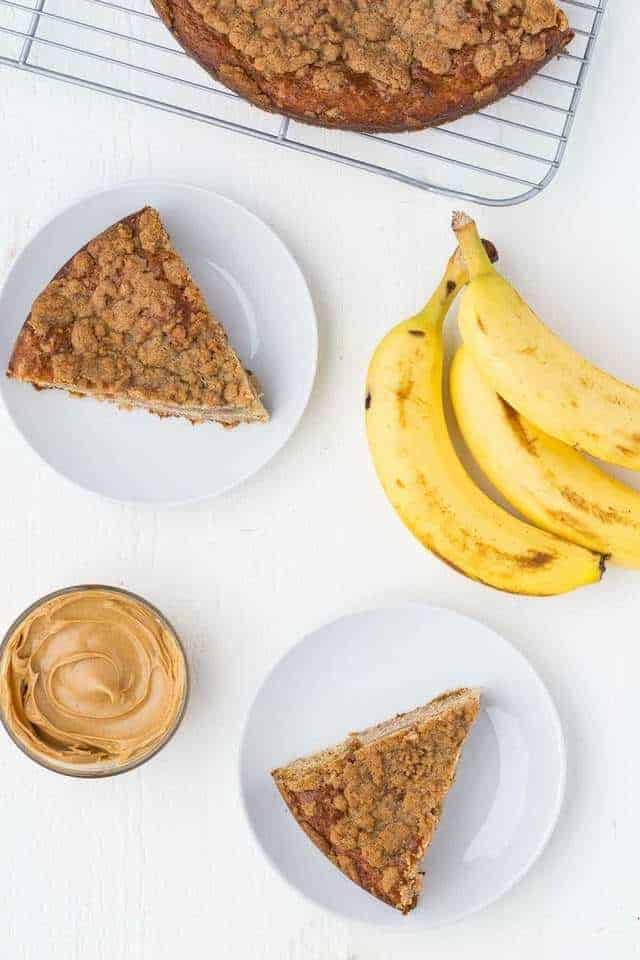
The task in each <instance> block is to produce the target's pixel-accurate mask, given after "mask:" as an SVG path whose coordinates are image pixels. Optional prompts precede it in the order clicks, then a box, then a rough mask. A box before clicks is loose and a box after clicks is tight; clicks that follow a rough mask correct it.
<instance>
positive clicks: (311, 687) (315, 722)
mask: <svg viewBox="0 0 640 960" xmlns="http://www.w3.org/2000/svg"><path fill="white" fill-rule="evenodd" d="M459 686H480V687H482V688H483V691H484V698H483V706H482V710H481V713H480V715H479V717H478V720H477V722H476V724H475V726H474V727H473V729H472V731H471V734H470V736H469V739H468V741H467V743H466V745H465V748H464V750H463V754H462V759H461V762H460V766H459V769H458V776H457V778H456V782H455V784H454V786H453V787H452V789H451V791H450V793H449V796H448V798H447V802H446V804H445V810H444V815H443V817H442V821H441V823H440V827H439V829H438V832H437V834H436V837H435V839H434V841H433V843H432V845H431V848H430V850H429V851H428V853H427V857H426V859H425V867H426V876H425V888H424V892H423V894H422V896H421V898H420V901H419V903H418V906H417V907H416V909H415V910H413V911H412V912H411V913H410V914H409V915H408V916H406V917H403V916H401V915H400V914H399V913H396V911H394V910H393V909H392V908H391V907H388V906H386V905H385V904H383V903H380V902H379V901H378V900H376V899H375V898H374V897H371V896H369V895H368V894H367V893H365V892H364V891H362V890H360V888H359V887H357V886H356V885H355V884H354V883H352V882H351V881H350V880H348V879H347V878H346V877H344V876H343V875H342V874H341V873H340V871H339V870H337V869H336V868H335V867H334V866H333V865H332V864H331V863H330V862H329V860H327V859H326V858H325V857H324V856H323V855H322V853H320V851H319V850H317V849H316V847H314V845H313V844H312V843H311V842H310V841H309V840H308V839H307V837H306V836H305V834H304V833H303V832H302V830H301V829H300V828H299V827H298V825H297V824H296V823H295V821H294V820H293V818H292V817H291V815H290V814H289V812H288V810H287V809H286V807H285V805H284V804H283V802H282V800H281V798H280V796H279V794H278V792H277V790H276V788H275V786H274V785H273V783H272V781H271V777H270V776H269V771H270V770H271V769H273V768H274V767H276V766H281V765H283V764H285V763H287V762H288V761H290V760H293V759H294V758H295V757H299V756H303V755H304V754H306V753H310V752H312V751H314V750H317V749H321V748H322V747H326V746H329V745H331V744H333V743H337V742H339V741H341V740H342V739H344V737H345V735H346V734H347V733H348V732H349V731H352V730H359V729H362V728H364V727H367V726H369V725H370V724H373V723H376V722H377V721H380V720H384V719H386V718H387V717H391V716H393V715H394V714H395V713H398V712H402V711H405V710H410V709H411V708H413V707H416V706H418V705H419V704H421V703H424V702H425V701H427V700H429V699H430V698H431V697H433V696H435V695H437V694H439V693H441V692H443V691H444V690H447V689H451V688H453V687H459ZM564 781H565V748H564V739H563V735H562V730H561V727H560V722H559V719H558V715H557V713H556V710H555V707H554V705H553V703H552V701H551V699H550V697H549V694H548V692H547V690H546V689H545V687H544V685H543V684H542V681H541V680H540V678H539V677H538V676H537V674H536V673H535V672H534V671H533V669H532V668H531V666H530V665H529V664H528V663H527V661H526V660H525V659H524V657H523V656H522V655H521V654H520V653H518V652H517V651H516V650H515V649H514V647H512V646H511V644H509V643H507V641H506V640H503V639H502V637H499V636H498V635H497V634H495V633H494V632H493V631H492V630H489V629H488V628H487V627H485V626H483V625H482V624H480V623H477V622H476V621H475V620H470V619H468V618H467V617H463V616H459V615H458V614H456V613H452V612H451V611H449V610H442V609H439V608H435V607H428V606H420V605H411V606H406V607H401V608H397V609H389V610H371V611H367V612H365V613H357V614H353V615H352V616H348V617H344V618H342V619H340V620H336V621H335V622H333V623H330V624H327V626H324V627H322V628H321V629H319V630H317V631H316V632H315V633H311V634H309V636H307V637H305V638H304V640H302V641H301V642H300V643H298V644H297V645H296V646H295V647H293V649H292V650H291V651H290V652H289V653H288V654H287V655H286V656H285V657H284V658H283V659H282V660H280V662H279V663H278V664H277V665H276V666H275V667H274V669H273V670H272V672H271V673H270V674H269V676H268V677H267V679H266V680H265V682H264V684H263V685H262V687H261V689H260V691H259V692H258V695H257V697H256V699H255V701H254V703H253V706H252V708H251V712H250V714H249V718H248V721H247V726H246V729H245V733H244V737H243V742H242V747H241V755H240V782H241V791H242V796H243V800H244V805H245V809H246V812H247V816H248V818H249V822H250V824H251V827H252V829H253V832H254V834H255V836H256V838H257V840H258V843H259V844H260V846H261V847H262V850H263V851H264V853H265V854H266V856H267V858H268V860H269V861H270V862H271V864H272V865H273V866H274V867H275V869H276V870H278V871H279V873H280V874H281V875H282V876H283V877H284V878H285V879H286V880H288V881H289V883H291V884H292V885H293V886H294V887H296V888H297V889H298V890H299V891H300V892H301V893H303V894H305V895H306V896H307V897H309V898H310V899H311V900H313V901H315V902H316V903H317V904H319V905H321V906H323V907H326V908H327V909H329V910H332V911H333V912H335V913H338V914H341V915H342V916H343V917H347V918H349V919H350V920H361V921H365V922H369V923H374V924H379V925H393V926H398V927H402V928H412V927H413V928H424V927H434V926H438V925H440V924H443V923H447V922H451V921H453V920H459V919H460V918H461V917H463V916H465V915H466V914H469V913H472V912H474V911H476V910H480V909H481V908H482V907H484V906H486V905H487V904H488V903H491V902H492V901H493V900H495V899H496V898H497V897H500V896H501V895H502V894H503V893H505V892H506V891H507V890H508V889H509V888H510V887H512V886H513V884H514V883H515V882H516V881H517V880H518V879H519V878H520V877H522V876H523V875H524V874H525V873H526V871H527V870H528V869H529V868H530V867H531V865H532V864H533V862H534V861H535V860H536V858H537V857H538V856H539V855H540V853H541V852H542V849H543V848H544V846H545V844H546V842H547V840H548V839H549V836H550V835H551V832H552V830H553V827H554V826H555V823H556V820H557V818H558V814H559V812H560V806H561V803H562V796H563V792H564Z"/></svg>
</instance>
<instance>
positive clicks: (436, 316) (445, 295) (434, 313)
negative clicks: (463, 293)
mask: <svg viewBox="0 0 640 960" xmlns="http://www.w3.org/2000/svg"><path fill="white" fill-rule="evenodd" d="M468 282H469V273H468V271H467V268H466V265H465V263H464V260H463V259H462V255H461V253H460V248H458V249H457V250H456V251H455V253H453V254H452V255H451V257H450V258H449V262H448V264H447V269H446V270H445V272H444V274H443V276H442V279H441V280H440V283H439V284H438V286H437V287H436V289H435V290H434V292H433V294H432V296H431V297H430V298H429V300H428V301H427V303H426V304H425V305H424V307H423V308H422V310H421V311H420V312H419V313H417V314H416V316H415V318H414V319H415V320H420V321H422V322H423V323H431V324H433V325H434V326H436V327H437V328H438V327H441V326H442V324H443V323H444V318H445V317H446V315H447V313H448V312H449V308H450V306H451V304H452V303H453V301H454V300H455V298H456V296H457V295H458V293H459V291H460V289H461V288H462V287H464V286H465V284H467V283H468Z"/></svg>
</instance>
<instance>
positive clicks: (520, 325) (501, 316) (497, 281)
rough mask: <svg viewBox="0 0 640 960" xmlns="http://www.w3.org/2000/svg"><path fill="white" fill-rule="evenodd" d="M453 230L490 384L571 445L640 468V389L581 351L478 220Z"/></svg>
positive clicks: (468, 317) (473, 337)
mask: <svg viewBox="0 0 640 960" xmlns="http://www.w3.org/2000/svg"><path fill="white" fill-rule="evenodd" d="M453 229H454V231H455V233H456V236H457V238H458V242H459V244H460V248H461V250H462V253H463V256H464V259H465V261H466V264H467V267H468V269H469V274H470V277H471V280H470V283H469V286H468V287H467V289H466V290H465V291H464V294H463V296H462V302H461V304H460V312H459V314H458V323H459V326H460V332H461V334H462V338H463V340H464V342H465V345H466V346H467V347H468V349H469V350H470V352H471V353H472V354H473V356H474V358H475V360H476V362H477V364H478V366H479V367H480V369H481V370H482V372H483V373H484V374H485V376H486V377H487V379H488V380H489V382H490V383H491V384H492V386H493V387H494V389H495V391H496V393H499V394H500V396H501V397H503V398H504V399H505V400H506V401H507V402H508V403H509V404H510V405H511V406H512V407H514V409H516V410H517V411H518V412H519V413H521V414H523V416H525V417H526V418H527V419H528V420H530V421H531V422H532V423H535V424H537V426H539V427H540V428H541V429H542V430H544V431H545V432H546V433H549V434H551V436H554V437H557V438H558V439H559V440H563V441H564V442H565V443H568V444H569V445H570V446H573V447H577V448H579V449H581V450H586V451H587V452H588V453H591V454H593V456H595V457H599V458H600V459H601V460H607V461H608V462H609V463H617V464H619V465H620V466H623V467H629V468H630V469H632V470H640V390H637V389H636V388H635V387H631V386H629V385H628V384H626V383H622V382H621V381H620V380H616V379H615V377H612V376H610V375H609V374H607V373H605V372H604V371H603V370H600V369H598V367H595V366H593V364H591V363H589V362H588V361H587V360H585V359H584V357H581V356H580V354H578V353H576V351H575V350H573V349H572V348H571V347H569V346H568V345H567V344H566V343H564V341H563V340H561V339H560V337H558V336H556V335H555V334H554V333H552V332H551V330H549V329H548V327H546V326H545V325H544V324H543V323H542V321H541V320H539V319H538V317H537V316H536V315H535V313H534V312H533V311H532V310H531V308H530V307H529V306H527V304H526V303H525V302H524V300H522V298H521V297H520V296H519V295H518V293H517V292H516V291H515V290H514V289H513V287H512V286H511V285H510V284H509V283H507V281H506V280H505V279H504V278H503V277H501V276H500V274H499V273H498V272H497V271H496V270H495V268H494V267H493V266H492V264H491V262H490V261H489V258H488V257H487V256H486V253H485V251H484V249H483V246H482V242H481V240H480V237H479V236H478V231H477V229H476V225H475V223H474V222H473V220H471V219H470V218H469V217H467V216H466V215H465V214H463V213H462V214H460V213H459V214H455V215H454V219H453Z"/></svg>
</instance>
